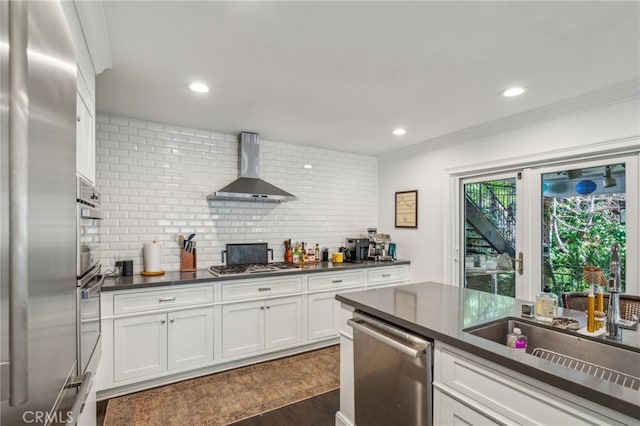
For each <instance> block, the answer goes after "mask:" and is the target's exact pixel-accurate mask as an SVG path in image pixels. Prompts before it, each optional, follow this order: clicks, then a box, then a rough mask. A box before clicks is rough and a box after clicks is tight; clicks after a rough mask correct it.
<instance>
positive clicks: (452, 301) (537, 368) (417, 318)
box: [336, 282, 640, 419]
mask: <svg viewBox="0 0 640 426" xmlns="http://www.w3.org/2000/svg"><path fill="white" fill-rule="evenodd" d="M336 299H338V300H339V301H341V302H343V303H345V304H348V305H350V306H353V307H354V308H356V309H358V310H360V311H362V312H365V313H368V314H371V315H373V316H376V317H378V318H380V319H383V320H386V321H388V322H390V323H393V324H396V325H398V326H400V327H402V328H405V329H407V330H411V331H413V332H415V333H417V334H419V335H422V336H425V337H427V338H431V339H434V340H439V341H441V342H443V343H446V344H449V345H451V346H454V347H457V348H459V349H461V350H463V351H466V352H470V353H472V354H474V355H476V356H479V357H482V358H485V359H487V360H489V361H492V362H494V363H496V364H499V365H502V366H504V367H507V368H510V369H512V370H514V371H516V372H518V373H521V374H524V375H527V376H530V377H532V378H534V379H537V380H540V381H542V382H545V383H548V384H550V385H553V386H555V387H558V388H560V389H563V390H565V391H567V392H570V393H572V394H574V395H577V396H580V397H583V398H585V399H588V400H591V401H594V402H596V403H598V404H601V405H604V406H607V407H609V408H611V409H613V410H616V411H619V412H621V413H624V414H626V415H628V416H631V417H634V418H637V419H640V391H637V390H632V389H630V388H626V387H622V386H619V385H615V384H613V383H610V382H608V381H604V380H600V379H597V378H595V377H591V376H588V375H586V374H584V373H578V372H574V371H573V370H569V369H567V368H563V367H560V366H556V365H554V364H552V363H550V362H548V361H544V360H542V359H540V358H537V357H535V356H533V355H530V354H527V353H522V352H520V351H514V350H513V349H511V348H508V347H507V346H505V345H500V344H498V343H494V342H492V341H489V340H486V339H483V338H481V337H478V336H474V335H472V334H469V333H466V332H463V331H462V330H463V329H466V328H468V327H471V326H474V325H478V324H482V323H487V322H491V321H495V320H498V319H501V318H504V317H516V318H518V319H520V312H521V311H520V307H521V304H522V301H520V300H517V299H514V298H511V297H505V296H498V295H494V294H490V293H484V292H480V291H475V290H466V289H465V290H463V291H460V289H459V288H458V287H453V286H448V285H444V284H440V283H435V282H425V283H419V284H409V285H402V286H396V287H386V288H380V289H372V290H365V291H357V292H351V293H343V294H338V295H337V296H336ZM559 311H560V312H559V315H562V316H569V317H574V318H576V319H579V320H580V321H581V323H584V313H581V312H578V311H571V310H568V309H567V310H562V309H559ZM534 321H535V320H534ZM582 325H584V324H582ZM569 333H570V332H569ZM580 337H584V338H586V339H595V340H603V341H604V338H603V337H587V336H582V335H580ZM605 342H606V343H607V344H611V345H615V346H621V347H624V348H625V349H629V350H632V351H636V352H640V331H635V332H634V331H630V330H623V340H622V342H620V343H613V342H608V341H605ZM638 369H639V372H638V376H640V366H638Z"/></svg>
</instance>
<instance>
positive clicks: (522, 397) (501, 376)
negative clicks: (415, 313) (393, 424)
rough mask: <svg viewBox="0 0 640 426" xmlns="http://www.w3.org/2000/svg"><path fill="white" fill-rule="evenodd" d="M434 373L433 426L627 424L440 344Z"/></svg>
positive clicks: (619, 417)
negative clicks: (464, 425) (452, 425)
mask: <svg viewBox="0 0 640 426" xmlns="http://www.w3.org/2000/svg"><path fill="white" fill-rule="evenodd" d="M433 369H434V381H433V386H434V395H435V397H434V420H435V422H434V424H435V425H443V426H444V425H451V424H465V422H468V423H470V424H548V425H592V426H595V425H621V424H629V423H628V420H629V418H628V417H624V416H623V415H621V414H620V413H617V412H614V411H613V410H610V409H608V408H607V407H604V406H602V405H598V404H596V403H593V402H591V401H588V400H585V399H582V398H579V397H576V396H575V395H572V394H570V393H568V392H564V391H562V390H560V389H558V388H555V387H553V386H551V385H548V384H546V383H543V382H540V381H537V380H535V379H532V378H530V377H528V376H524V375H521V374H519V373H517V372H515V371H512V370H509V369H506V368H504V367H502V366H500V365H497V364H495V363H492V362H490V361H487V360H485V359H482V358H479V357H477V356H475V355H472V354H470V353H468V352H464V351H461V350H460V349H456V348H453V347H450V346H448V345H445V344H442V343H440V342H438V341H436V349H435V351H434V368H433ZM469 407H472V408H473V409H469ZM623 417H624V418H623Z"/></svg>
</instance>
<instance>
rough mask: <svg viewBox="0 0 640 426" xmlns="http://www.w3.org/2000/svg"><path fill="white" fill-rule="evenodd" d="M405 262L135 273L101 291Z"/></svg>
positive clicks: (107, 281) (110, 282) (111, 281)
mask: <svg viewBox="0 0 640 426" xmlns="http://www.w3.org/2000/svg"><path fill="white" fill-rule="evenodd" d="M410 264H411V262H409V261H408V260H396V261H381V262H375V261H373V260H371V261H364V262H360V263H348V262H343V263H333V262H320V263H313V264H305V265H302V266H301V268H300V269H299V270H293V271H291V270H290V271H282V272H264V273H254V274H238V275H225V276H221V277H217V276H215V275H213V274H212V273H211V272H209V270H208V269H198V270H197V271H195V272H178V271H174V272H166V273H165V274H164V275H154V276H143V275H140V274H135V275H132V276H128V277H124V276H118V277H107V278H106V279H105V282H104V285H103V286H102V291H118V290H132V289H139V288H148V287H163V286H172V285H183V284H196V283H205V282H207V283H208V282H218V281H229V280H246V279H248V278H266V277H270V278H271V277H278V276H290V275H295V274H309V273H320V272H336V271H349V270H354V269H364V268H378V267H385V266H396V265H410Z"/></svg>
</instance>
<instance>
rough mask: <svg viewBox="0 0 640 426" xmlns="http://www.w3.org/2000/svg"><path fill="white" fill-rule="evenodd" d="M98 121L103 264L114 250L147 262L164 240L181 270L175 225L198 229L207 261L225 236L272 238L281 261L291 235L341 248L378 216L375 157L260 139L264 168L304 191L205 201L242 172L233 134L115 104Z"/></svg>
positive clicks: (167, 266) (167, 256) (275, 179)
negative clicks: (145, 253) (124, 110)
mask: <svg viewBox="0 0 640 426" xmlns="http://www.w3.org/2000/svg"><path fill="white" fill-rule="evenodd" d="M96 122H97V132H96V140H97V150H96V152H97V162H96V163H97V171H98V173H97V176H98V177H97V186H98V189H99V190H100V191H101V192H102V195H103V197H102V198H103V200H102V208H103V210H104V212H105V216H106V218H107V219H105V220H104V221H103V224H102V245H103V247H102V264H103V266H104V267H105V268H107V269H111V268H112V267H113V264H114V259H115V256H118V257H120V258H130V259H133V260H134V271H135V272H136V273H138V272H141V271H142V269H143V266H142V247H143V244H144V243H145V242H150V241H152V240H158V241H159V242H160V244H161V246H162V249H161V259H162V268H163V269H164V270H165V271H175V270H179V268H180V258H179V256H180V252H179V248H178V243H177V239H178V235H179V234H189V233H192V232H196V233H197V237H196V241H197V242H198V243H197V244H198V268H202V269H204V268H207V267H208V266H210V265H214V264H220V251H221V250H223V249H224V248H225V244H228V243H238V242H266V243H268V244H269V247H270V248H273V249H274V260H275V261H282V257H283V250H284V246H283V241H284V240H285V239H288V238H291V240H292V241H293V242H297V241H305V242H307V243H308V244H309V245H315V244H316V243H318V244H320V246H321V247H322V248H325V247H326V248H328V249H329V250H330V251H335V250H336V249H337V248H338V247H340V246H342V245H344V239H345V238H347V237H355V236H360V235H366V229H367V228H368V227H377V226H378V162H377V159H376V158H375V157H372V156H368V155H358V154H352V153H345V152H338V151H332V150H328V149H324V148H317V147H307V146H302V145H295V144H288V143H283V142H275V141H269V140H264V139H263V140H262V145H261V170H260V174H261V177H262V178H263V179H265V180H266V181H268V182H270V183H272V184H274V185H276V186H279V187H281V188H282V189H284V190H286V191H289V192H291V193H292V194H295V195H297V196H298V198H299V200H298V201H292V202H287V203H282V204H272V203H259V202H237V201H207V199H206V197H207V195H208V194H209V193H211V192H214V191H217V190H219V189H220V188H222V187H223V186H225V185H227V184H228V183H230V182H231V181H233V180H234V179H236V178H237V177H238V136H237V135H232V134H224V133H219V132H215V131H210V130H202V129H190V128H184V127H180V126H176V125H170V124H163V123H152V122H147V121H144V120H139V119H133V118H126V117H118V116H112V115H109V114H98V117H97V120H96ZM305 164H311V165H312V166H313V168H312V169H305V168H303V166H304V165H305ZM381 231H387V230H381Z"/></svg>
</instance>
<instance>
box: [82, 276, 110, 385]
mask: <svg viewBox="0 0 640 426" xmlns="http://www.w3.org/2000/svg"><path fill="white" fill-rule="evenodd" d="M99 271H100V265H98V266H96V268H95V270H93V271H92V272H99ZM104 278H105V277H104V275H98V274H96V273H90V274H88V275H87V277H86V278H85V279H84V280H81V281H80V283H79V284H80V285H79V286H78V295H77V306H78V318H77V324H78V343H77V344H78V375H83V374H85V373H87V366H88V365H89V363H90V361H91V357H92V356H94V353H95V352H96V348H97V347H98V346H99V343H100V335H101V325H100V295H101V290H102V285H103V284H104Z"/></svg>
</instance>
